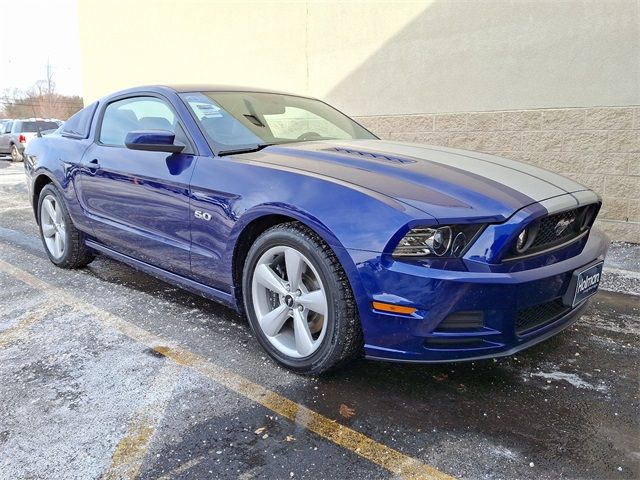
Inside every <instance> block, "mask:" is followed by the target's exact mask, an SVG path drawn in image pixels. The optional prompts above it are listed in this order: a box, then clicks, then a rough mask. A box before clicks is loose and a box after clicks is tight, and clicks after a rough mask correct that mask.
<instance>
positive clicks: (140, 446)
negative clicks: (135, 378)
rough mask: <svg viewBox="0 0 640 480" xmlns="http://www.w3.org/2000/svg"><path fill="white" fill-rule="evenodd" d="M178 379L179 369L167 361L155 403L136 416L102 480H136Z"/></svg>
mask: <svg viewBox="0 0 640 480" xmlns="http://www.w3.org/2000/svg"><path fill="white" fill-rule="evenodd" d="M179 377H180V368H179V366H178V365H176V364H175V363H174V362H167V364H166V365H165V366H164V367H163V368H162V370H161V371H160V373H159V374H158V376H157V377H156V378H155V379H154V381H153V387H154V396H156V399H155V401H154V402H153V403H152V404H151V405H148V404H145V405H143V407H142V410H141V411H139V412H137V414H135V415H134V416H133V419H132V420H131V421H130V422H129V425H128V426H127V433H126V434H125V435H124V437H122V438H121V439H120V441H119V442H118V445H117V446H116V450H115V452H114V453H113V456H112V458H111V464H110V465H109V466H108V467H107V470H106V471H105V472H104V474H103V475H102V480H133V479H134V478H137V477H138V473H139V472H140V467H141V466H142V462H143V461H144V459H145V457H146V456H147V451H148V450H149V446H150V445H151V440H152V439H153V435H154V434H155V432H156V430H157V428H158V426H159V424H160V423H161V422H162V419H163V418H164V415H165V410H166V408H167V406H168V405H169V401H170V400H171V397H172V396H173V391H174V388H175V386H176V384H177V382H178V379H179ZM158 395H159V396H158Z"/></svg>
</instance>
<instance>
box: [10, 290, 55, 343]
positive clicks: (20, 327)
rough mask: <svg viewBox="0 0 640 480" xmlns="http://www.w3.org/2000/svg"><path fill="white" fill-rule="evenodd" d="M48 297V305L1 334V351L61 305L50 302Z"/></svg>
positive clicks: (34, 311) (26, 316) (32, 312)
mask: <svg viewBox="0 0 640 480" xmlns="http://www.w3.org/2000/svg"><path fill="white" fill-rule="evenodd" d="M49 300H50V298H49V297H47V300H46V303H44V304H43V305H41V306H39V307H38V308H36V309H35V310H32V311H30V312H28V313H26V314H25V315H24V316H23V317H22V318H21V319H20V320H18V322H17V323H16V324H15V325H12V326H11V327H9V328H7V329H6V330H3V331H1V332H0V349H1V348H5V347H7V346H9V345H10V344H12V343H13V342H15V341H16V340H17V339H18V338H20V336H21V335H22V334H23V333H25V332H26V331H27V330H29V329H30V328H31V326H32V325H33V324H34V323H37V322H39V321H40V320H42V319H43V318H44V317H45V316H47V314H48V313H49V312H51V311H52V310H53V309H54V308H55V307H56V306H58V305H59V304H57V303H55V302H54V301H53V299H51V301H49Z"/></svg>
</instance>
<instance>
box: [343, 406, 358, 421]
mask: <svg viewBox="0 0 640 480" xmlns="http://www.w3.org/2000/svg"><path fill="white" fill-rule="evenodd" d="M355 414H356V411H355V410H354V409H353V408H350V407H348V406H346V405H345V404H344V403H342V404H340V415H342V416H343V417H344V418H351V417H353V416H354V415H355Z"/></svg>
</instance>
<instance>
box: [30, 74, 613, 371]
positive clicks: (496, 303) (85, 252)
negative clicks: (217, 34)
mask: <svg viewBox="0 0 640 480" xmlns="http://www.w3.org/2000/svg"><path fill="white" fill-rule="evenodd" d="M25 171H26V175H27V179H28V185H29V192H30V198H31V201H32V203H33V208H34V211H35V214H36V219H37V222H38V225H39V228H40V232H41V236H42V240H43V244H44V247H45V250H46V252H47V255H48V256H49V258H50V259H51V261H52V262H53V263H54V264H55V265H57V266H59V267H62V268H78V267H82V266H84V265H87V264H88V263H89V262H91V260H92V259H93V258H94V255H95V254H96V253H102V254H105V255H107V256H110V257H112V258H115V259H117V260H120V261H122V262H125V263H127V264H129V265H132V266H133V267H136V268H138V269H140V270H142V271H145V272H148V273H150V274H152V275H154V276H156V277H158V278H161V279H164V280H166V281H167V282H169V283H172V284H174V285H178V286H181V287H183V288H185V289H187V290H191V291H193V292H197V293H199V294H201V295H203V296H205V297H208V298H211V299H214V300H217V301H220V302H222V303H224V304H227V305H229V306H231V307H234V308H236V309H237V310H238V311H241V312H244V313H245V314H246V315H247V317H248V320H249V323H250V325H251V328H252V330H253V332H254V334H255V336H256V338H257V340H258V342H259V343H260V345H261V346H262V347H263V348H264V349H265V350H266V352H267V353H268V354H269V355H270V356H271V357H272V358H273V359H275V360H276V361H278V362H279V363H281V364H282V365H285V366H286V367H288V368H290V369H292V370H294V371H297V372H301V373H306V374H319V373H323V372H326V371H328V370H331V369H334V368H337V367H339V366H340V365H343V364H344V363H345V362H347V361H349V360H350V359H352V358H354V357H356V356H358V355H361V354H362V353H364V354H365V355H366V356H367V357H370V358H375V359H384V360H394V361H408V362H450V361H460V360H477V359H483V358H490V357H496V356H503V355H510V354H513V353H515V352H518V351H520V350H522V349H524V348H527V347H530V346H532V345H534V344H536V343H538V342H540V341H542V340H545V339H547V338H549V337H550V336H552V335H555V334H556V333H558V332H560V331H561V330H562V329H564V328H566V327H567V326H569V325H571V324H572V323H573V322H575V321H576V320H577V319H578V318H579V316H580V314H581V313H582V312H583V311H584V308H585V306H586V304H587V299H588V298H589V297H590V296H591V295H593V294H594V293H595V291H596V289H597V287H598V283H599V280H600V273H601V270H602V262H603V259H604V256H605V253H606V251H607V248H608V244H609V241H608V239H607V238H606V236H605V235H603V234H602V233H601V232H600V231H598V230H597V229H596V228H594V227H593V223H594V220H595V218H596V215H597V214H598V210H599V209H600V205H601V201H600V198H599V197H598V195H597V194H596V193H594V192H593V191H591V190H589V189H588V188H586V187H584V186H582V185H579V184H578V183H576V182H574V181H572V180H569V179H567V178H564V177H562V176H559V175H556V174H554V173H551V172H548V171H546V170H543V169H540V168H536V167H533V166H530V165H526V164H523V163H519V162H516V161H512V160H507V159H504V158H500V157H496V156H493V155H487V154H483V153H474V152H468V151H462V150H455V149H450V148H444V147H436V146H428V145H416V144H410V143H403V142H396V141H384V140H380V139H378V138H377V137H376V136H375V135H374V134H373V133H371V132H369V131H367V130H366V129H365V128H363V127H362V126H361V125H359V124H358V123H356V122H355V121H353V120H352V119H350V118H349V117H347V116H346V115H344V114H342V113H340V112H339V111H337V110H335V109H334V108H332V107H330V106H329V105H327V104H326V103H323V102H322V101H320V100H316V99H313V98H306V97H302V96H296V95H288V94H282V93H276V92H270V91H263V90H257V89H240V88H236V89H232V88H223V87H215V86H199V87H167V86H154V87H144V88H134V89H130V90H125V91H121V92H118V93H115V94H113V95H109V96H107V97H105V98H103V99H101V100H99V101H98V102H96V103H94V104H92V105H89V106H88V107H86V108H85V109H83V110H82V111H80V112H79V113H77V114H76V115H74V116H73V117H72V118H71V119H69V120H68V121H67V123H66V124H65V126H64V127H63V128H62V129H61V132H60V134H59V135H57V134H56V135H50V136H47V137H43V138H36V139H34V140H33V141H32V142H31V143H30V144H29V146H28V148H27V150H26V159H25Z"/></svg>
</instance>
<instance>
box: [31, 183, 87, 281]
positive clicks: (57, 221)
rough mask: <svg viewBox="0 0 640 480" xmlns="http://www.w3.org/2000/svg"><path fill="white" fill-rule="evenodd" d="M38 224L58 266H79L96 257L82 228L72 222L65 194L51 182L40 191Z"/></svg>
mask: <svg viewBox="0 0 640 480" xmlns="http://www.w3.org/2000/svg"><path fill="white" fill-rule="evenodd" d="M38 224H39V226H40V236H41V238H42V243H43V245H44V249H45V251H46V252H47V256H48V257H49V260H51V261H52V262H53V263H54V264H55V265H57V266H58V267H61V268H80V267H84V266H85V265H87V264H89V263H90V262H91V261H92V260H93V258H94V255H93V253H92V252H91V251H90V250H89V249H88V248H87V246H86V245H85V243H84V237H83V234H82V232H80V231H79V230H78V229H77V228H76V227H75V226H74V225H73V222H72V221H71V217H69V212H68V211H67V207H66V206H65V204H64V202H63V201H62V195H61V194H60V192H58V190H57V189H56V187H55V186H53V185H52V184H48V185H45V187H44V188H43V189H42V191H41V192H40V197H39V200H38Z"/></svg>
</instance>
